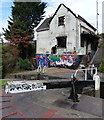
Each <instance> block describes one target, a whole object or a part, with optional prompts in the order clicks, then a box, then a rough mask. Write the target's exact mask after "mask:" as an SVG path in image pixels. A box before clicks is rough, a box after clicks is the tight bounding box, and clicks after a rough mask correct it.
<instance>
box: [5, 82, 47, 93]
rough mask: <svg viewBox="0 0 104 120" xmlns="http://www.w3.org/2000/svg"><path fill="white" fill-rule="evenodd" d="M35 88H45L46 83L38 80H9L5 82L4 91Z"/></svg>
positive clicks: (18, 91)
mask: <svg viewBox="0 0 104 120" xmlns="http://www.w3.org/2000/svg"><path fill="white" fill-rule="evenodd" d="M36 90H46V85H43V83H42V82H40V81H35V82H34V81H10V82H7V83H6V84H5V92H6V94H7V93H21V92H29V91H36Z"/></svg>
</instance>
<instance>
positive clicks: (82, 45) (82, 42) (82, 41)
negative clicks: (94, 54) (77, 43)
mask: <svg viewBox="0 0 104 120" xmlns="http://www.w3.org/2000/svg"><path fill="white" fill-rule="evenodd" d="M81 47H84V39H82V38H81Z"/></svg>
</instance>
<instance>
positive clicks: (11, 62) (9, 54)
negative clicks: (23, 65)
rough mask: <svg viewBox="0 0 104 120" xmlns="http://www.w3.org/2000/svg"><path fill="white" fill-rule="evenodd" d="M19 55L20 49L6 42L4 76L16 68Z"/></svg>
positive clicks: (3, 50)
mask: <svg viewBox="0 0 104 120" xmlns="http://www.w3.org/2000/svg"><path fill="white" fill-rule="evenodd" d="M18 56H19V51H18V49H17V48H16V47H15V46H14V45H10V44H5V45H3V46H2V78H4V77H5V75H6V74H7V73H12V72H13V71H14V70H15V67H16V63H17V62H18Z"/></svg>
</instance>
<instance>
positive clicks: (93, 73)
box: [75, 67, 97, 80]
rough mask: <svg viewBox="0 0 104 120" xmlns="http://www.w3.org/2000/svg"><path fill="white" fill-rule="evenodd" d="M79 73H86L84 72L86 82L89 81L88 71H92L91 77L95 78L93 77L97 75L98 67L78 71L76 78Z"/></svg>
mask: <svg viewBox="0 0 104 120" xmlns="http://www.w3.org/2000/svg"><path fill="white" fill-rule="evenodd" d="M78 71H83V72H84V71H85V72H84V73H85V79H84V80H87V77H88V76H87V74H88V71H91V76H93V75H95V74H97V67H94V68H87V69H78V70H76V72H75V76H76V75H77V73H78ZM94 71H95V72H94Z"/></svg>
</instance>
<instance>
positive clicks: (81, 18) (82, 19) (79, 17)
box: [77, 15, 96, 31]
mask: <svg viewBox="0 0 104 120" xmlns="http://www.w3.org/2000/svg"><path fill="white" fill-rule="evenodd" d="M77 18H78V19H80V20H81V21H83V22H85V23H86V24H87V25H88V26H89V27H91V28H92V29H93V30H94V31H96V28H94V27H93V26H92V25H91V24H90V23H88V22H87V21H86V20H85V19H84V18H83V17H81V16H80V15H78V17H77Z"/></svg>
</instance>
